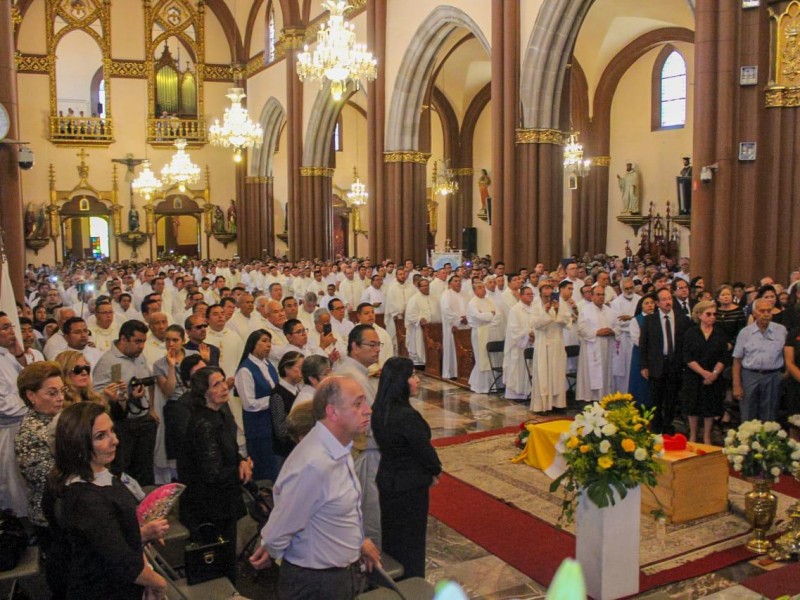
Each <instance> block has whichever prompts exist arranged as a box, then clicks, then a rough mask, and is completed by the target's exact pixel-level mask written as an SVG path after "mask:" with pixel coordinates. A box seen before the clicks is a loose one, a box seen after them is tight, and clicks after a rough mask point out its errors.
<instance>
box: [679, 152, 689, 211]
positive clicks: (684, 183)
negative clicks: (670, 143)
mask: <svg viewBox="0 0 800 600" xmlns="http://www.w3.org/2000/svg"><path fill="white" fill-rule="evenodd" d="M682 158H683V168H682V169H681V172H680V174H679V175H678V177H677V183H678V214H681V215H689V214H691V213H692V159H691V157H689V156H684V157H682Z"/></svg>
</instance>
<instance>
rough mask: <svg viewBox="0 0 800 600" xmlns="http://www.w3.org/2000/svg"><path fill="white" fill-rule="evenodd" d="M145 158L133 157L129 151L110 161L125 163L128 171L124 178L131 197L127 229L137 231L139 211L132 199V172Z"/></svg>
mask: <svg viewBox="0 0 800 600" xmlns="http://www.w3.org/2000/svg"><path fill="white" fill-rule="evenodd" d="M145 160H146V159H144V158H134V157H133V154H131V153H130V152H129V153H128V154H126V155H125V158H112V159H111V162H115V163H119V164H121V165H125V166H126V167H127V168H128V172H127V173H126V174H125V180H126V181H127V182H128V191H129V193H130V198H131V209H130V210H129V211H128V231H139V211H138V210H136V204H134V201H133V173H134V170H135V169H136V167H138V166H139V165H140V164H142V163H143V162H144V161H145Z"/></svg>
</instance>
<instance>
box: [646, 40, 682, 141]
mask: <svg viewBox="0 0 800 600" xmlns="http://www.w3.org/2000/svg"><path fill="white" fill-rule="evenodd" d="M652 108H653V116H652V125H653V127H652V129H653V130H656V129H678V128H681V127H683V126H684V125H686V61H685V60H684V59H683V56H681V53H680V52H678V50H677V49H676V48H675V47H674V46H672V45H671V44H667V45H666V46H664V48H663V49H662V50H661V52H660V53H659V55H658V58H656V62H655V65H654V67H653V107H652Z"/></svg>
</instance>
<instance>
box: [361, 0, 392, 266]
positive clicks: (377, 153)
mask: <svg viewBox="0 0 800 600" xmlns="http://www.w3.org/2000/svg"><path fill="white" fill-rule="evenodd" d="M367 47H368V48H369V49H370V51H371V52H372V53H373V56H374V57H375V58H376V59H377V60H378V65H379V66H378V75H377V77H376V79H375V81H371V82H369V84H368V86H367V188H368V190H369V204H368V206H369V218H368V219H367V221H368V223H367V225H368V227H367V228H368V230H369V233H368V236H369V237H368V246H367V248H368V250H367V252H368V255H369V256H370V257H372V258H373V259H377V258H378V257H379V256H381V252H380V251H379V250H380V249H382V248H383V246H384V241H383V240H379V239H378V237H379V236H378V230H379V229H381V228H382V227H381V223H382V222H383V221H384V220H385V214H386V198H387V196H386V172H385V171H384V163H383V150H384V148H385V147H386V144H385V131H386V73H385V69H382V68H381V67H380V65H385V64H386V0H367ZM356 237H357V235H356V236H354V237H353V239H354V241H355V238H356Z"/></svg>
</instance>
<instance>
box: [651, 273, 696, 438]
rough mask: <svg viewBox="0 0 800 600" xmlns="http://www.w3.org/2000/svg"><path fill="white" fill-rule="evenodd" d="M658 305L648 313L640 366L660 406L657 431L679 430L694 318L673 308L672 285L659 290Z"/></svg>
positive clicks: (657, 407)
mask: <svg viewBox="0 0 800 600" xmlns="http://www.w3.org/2000/svg"><path fill="white" fill-rule="evenodd" d="M657 297H658V302H657V305H658V308H657V309H656V311H655V312H654V313H653V314H652V315H647V316H646V317H645V318H644V322H643V323H642V331H641V335H640V337H639V366H640V368H641V370H642V377H644V378H645V379H646V380H647V381H648V384H649V387H650V398H651V399H652V401H653V404H654V405H655V407H656V414H655V417H654V418H653V423H652V427H653V431H655V432H656V433H669V434H673V433H675V428H674V427H673V426H672V420H673V419H674V417H675V412H676V410H675V409H676V408H678V402H679V400H678V392H679V391H680V386H681V372H682V370H683V337H684V334H685V333H686V330H687V329H688V328H689V326H690V325H691V321H690V320H689V319H688V317H686V316H685V315H684V314H683V313H682V312H678V311H674V310H673V309H672V292H671V291H670V289H669V288H663V289H660V290H659V291H658V296H657Z"/></svg>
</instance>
